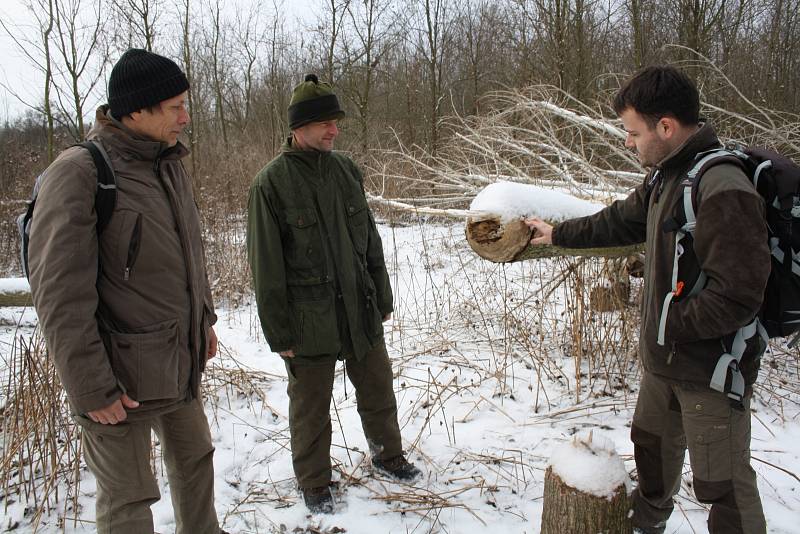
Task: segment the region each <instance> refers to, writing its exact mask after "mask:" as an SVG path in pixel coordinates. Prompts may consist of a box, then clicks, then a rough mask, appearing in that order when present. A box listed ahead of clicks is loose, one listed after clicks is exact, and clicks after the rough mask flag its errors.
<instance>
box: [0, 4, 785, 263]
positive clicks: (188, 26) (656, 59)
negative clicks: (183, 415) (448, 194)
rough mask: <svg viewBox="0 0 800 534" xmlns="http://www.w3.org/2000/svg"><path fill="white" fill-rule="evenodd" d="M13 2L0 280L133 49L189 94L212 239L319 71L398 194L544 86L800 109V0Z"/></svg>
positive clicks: (604, 96) (6, 29)
mask: <svg viewBox="0 0 800 534" xmlns="http://www.w3.org/2000/svg"><path fill="white" fill-rule="evenodd" d="M14 5H15V6H17V7H16V8H15V9H16V11H17V12H19V7H20V6H23V7H24V8H25V13H26V17H24V20H23V18H22V17H19V16H10V15H8V14H5V13H3V14H2V19H0V23H1V24H0V31H1V32H3V33H4V34H5V37H6V42H7V43H12V45H11V47H12V48H13V50H3V55H4V56H6V57H8V56H10V55H13V56H18V57H21V58H22V61H23V62H24V67H22V68H20V69H16V70H17V72H5V73H4V76H3V78H0V82H1V83H2V90H3V91H4V92H5V93H6V99H9V100H13V101H14V103H15V104H14V106H15V107H14V108H13V109H20V110H24V113H20V114H16V115H15V116H13V117H7V118H6V120H5V122H4V124H2V128H0V206H2V209H0V211H2V213H0V215H2V217H0V220H2V223H0V224H2V229H1V231H0V272H4V273H6V274H7V275H8V274H11V273H14V272H15V271H16V270H17V269H18V262H17V260H16V256H17V255H16V253H15V250H16V246H17V245H16V240H15V232H16V230H15V229H14V227H13V223H12V217H11V215H12V214H13V213H16V212H18V211H20V209H21V206H22V202H23V200H24V199H26V198H27V197H28V196H29V193H30V189H31V184H32V180H33V178H34V177H35V176H36V175H37V174H38V173H39V172H41V171H42V170H43V169H44V168H45V167H46V166H47V164H48V163H49V162H50V161H51V160H52V159H53V158H54V157H55V156H56V155H57V154H58V151H59V150H60V149H62V148H63V147H65V146H68V145H70V144H72V143H75V142H78V141H80V140H82V139H83V137H84V136H85V135H86V133H87V132H88V130H89V128H90V126H91V122H92V120H93V116H94V110H95V108H96V106H97V104H98V103H101V102H102V101H103V99H104V97H105V83H106V80H107V75H108V73H109V70H110V66H111V65H113V62H114V61H115V60H116V59H117V58H118V57H119V56H120V54H121V53H122V51H124V50H125V49H127V48H128V47H132V46H133V47H142V48H146V49H149V50H153V51H156V52H158V53H161V54H164V55H167V56H170V57H173V58H175V59H176V60H177V61H178V62H179V63H180V64H181V66H182V68H183V69H184V70H185V72H186V73H187V75H188V77H189V79H190V82H191V90H190V106H191V115H192V124H191V126H190V128H189V129H188V131H187V136H186V143H187V144H188V145H189V146H190V147H191V149H192V156H191V158H190V160H189V161H188V164H189V167H190V170H191V173H192V176H193V177H194V180H195V185H196V190H197V200H198V204H199V206H200V208H201V211H202V212H203V214H204V217H205V218H206V222H208V223H209V224H211V227H213V226H214V224H217V223H219V222H220V221H221V220H223V219H225V220H228V219H230V218H231V217H234V218H236V217H239V216H241V215H242V214H243V211H244V206H245V203H246V199H247V188H248V186H249V183H250V181H251V180H252V177H253V176H254V175H255V173H256V172H257V171H258V170H259V169H260V168H261V167H262V166H263V165H264V164H265V163H266V162H267V161H269V160H270V159H271V158H272V157H273V156H274V155H275V154H276V153H277V151H278V150H279V147H280V145H281V143H282V142H283V140H284V139H285V137H286V135H287V133H288V128H287V124H286V108H287V105H288V101H289V98H290V94H291V89H292V87H293V86H294V85H295V84H297V83H298V82H300V81H301V80H302V77H303V75H304V73H306V72H316V73H319V75H320V78H322V79H324V80H329V81H332V82H333V83H334V85H335V86H336V90H337V92H338V94H339V95H340V99H341V100H342V102H343V105H344V107H345V108H346V110H347V113H348V118H347V120H346V121H345V122H344V123H343V127H342V135H341V137H340V139H339V140H338V145H337V147H338V148H340V149H343V150H346V151H349V152H351V153H352V155H353V156H354V157H355V158H356V159H357V160H358V161H359V163H361V164H362V166H363V167H364V168H365V170H366V173H367V176H368V186H369V187H370V188H371V189H372V190H373V192H375V193H378V194H382V195H383V196H385V197H392V196H394V197H402V196H403V195H404V194H405V196H409V194H410V193H409V191H405V190H404V187H403V184H402V183H399V182H402V177H403V175H404V174H405V173H404V166H406V165H408V158H407V157H397V154H398V153H400V152H402V153H404V154H405V155H406V156H407V155H408V154H409V153H419V154H420V156H419V158H415V160H417V161H422V162H423V163H424V161H425V159H426V158H428V159H430V158H435V157H436V156H437V155H438V154H439V153H440V152H441V151H442V150H443V149H444V147H446V145H447V144H448V140H450V139H452V138H453V137H454V136H457V135H458V134H459V133H460V132H459V131H458V130H459V127H458V124H460V123H453V122H452V121H449V120H447V118H448V117H453V116H457V117H470V116H479V115H482V114H486V113H492V111H493V110H492V107H493V106H496V105H497V102H495V101H493V100H492V98H491V94H493V92H495V91H498V90H515V89H520V88H524V87H529V86H532V85H535V86H543V85H544V86H549V87H550V88H552V89H553V90H554V91H556V92H558V93H559V94H562V95H568V99H569V100H570V101H571V102H573V103H584V104H585V105H587V106H589V107H592V108H594V109H596V110H598V111H599V113H600V114H604V115H610V116H613V114H609V113H605V111H607V102H608V98H609V95H611V94H613V92H614V91H615V90H616V89H617V88H618V87H619V83H620V81H621V79H623V78H624V77H625V76H627V75H629V74H630V73H631V72H633V71H635V70H636V69H637V68H639V67H641V66H644V65H648V64H652V63H663V62H670V63H674V64H676V65H678V66H681V67H683V68H685V69H687V70H688V71H689V72H690V73H691V74H692V75H693V76H696V77H697V79H698V82H699V84H700V86H701V88H702V92H703V98H704V101H705V102H706V104H709V105H712V106H719V107H721V108H724V109H726V110H728V111H731V112H734V113H735V112H737V110H741V111H744V112H750V111H751V110H752V106H753V105H755V106H763V107H765V108H768V109H771V110H777V111H779V112H780V111H784V112H793V111H795V110H796V109H797V108H798V102H800V92H798V91H796V87H798V81H800V68H798V62H800V0H655V1H646V2H645V1H641V0H622V1H620V0H611V1H599V0H491V1H490V0H458V1H457V0H404V1H396V0H309V1H306V2H300V3H297V2H295V3H292V2H288V3H280V2H270V1H269V0H254V1H239V2H236V1H234V0H175V1H165V0H15V2H14ZM6 6H7V7H6V8H0V9H6V10H8V9H10V7H11V4H6ZM709 64H713V65H715V66H716V68H714V69H709V68H707V66H708V65H709ZM26 72H27V74H30V73H35V74H36V77H35V78H30V77H29V76H23V74H24V73H26ZM726 78H727V79H726ZM30 79H36V80H40V81H39V82H36V83H38V84H39V87H33V88H32V87H31V82H30V81H28V80H30ZM23 80H25V81H23ZM22 84H24V85H22ZM487 95H489V96H487ZM745 95H746V98H745ZM7 115H8V112H7ZM453 124H456V127H453ZM376 177H379V179H378V178H376ZM387 177H388V179H387ZM414 196H415V197H416V198H419V192H418V191H416V192H414ZM466 201H468V199H463V200H461V201H460V202H461V204H462V205H463V204H464V203H465V202H466ZM443 203H444V204H450V206H447V207H459V206H453V204H458V203H459V201H458V200H454V199H446V200H444V201H443ZM223 226H225V227H227V225H223Z"/></svg>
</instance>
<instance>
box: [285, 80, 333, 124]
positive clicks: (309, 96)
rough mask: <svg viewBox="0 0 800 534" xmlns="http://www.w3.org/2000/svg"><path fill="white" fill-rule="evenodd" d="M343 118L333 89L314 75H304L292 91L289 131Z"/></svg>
mask: <svg viewBox="0 0 800 534" xmlns="http://www.w3.org/2000/svg"><path fill="white" fill-rule="evenodd" d="M342 118H344V111H343V110H342V108H341V107H340V106H339V99H338V98H336V95H335V94H334V93H333V87H331V86H330V84H328V83H325V82H320V81H319V79H318V78H317V75H316V74H306V77H305V79H304V80H303V83H301V84H299V85H298V86H297V87H295V88H294V90H293V91H292V101H291V102H290V103H289V129H291V130H294V129H296V128H299V127H301V126H303V125H305V124H308V123H309V122H316V121H327V120H331V119H342Z"/></svg>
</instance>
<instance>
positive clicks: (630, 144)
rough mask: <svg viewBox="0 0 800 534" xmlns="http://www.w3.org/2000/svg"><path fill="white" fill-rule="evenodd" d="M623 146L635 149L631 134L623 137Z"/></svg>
mask: <svg viewBox="0 0 800 534" xmlns="http://www.w3.org/2000/svg"><path fill="white" fill-rule="evenodd" d="M625 146H626V147H628V148H636V143H634V142H633V137H631V134H628V135H626V136H625Z"/></svg>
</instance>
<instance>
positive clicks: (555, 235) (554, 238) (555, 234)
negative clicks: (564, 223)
mask: <svg viewBox="0 0 800 534" xmlns="http://www.w3.org/2000/svg"><path fill="white" fill-rule="evenodd" d="M559 226H561V225H556V226H554V227H553V232H552V233H551V234H550V241H551V242H552V243H553V245H555V246H557V247H560V246H561V244H560V243H559V242H558V238H559V235H558V228H559Z"/></svg>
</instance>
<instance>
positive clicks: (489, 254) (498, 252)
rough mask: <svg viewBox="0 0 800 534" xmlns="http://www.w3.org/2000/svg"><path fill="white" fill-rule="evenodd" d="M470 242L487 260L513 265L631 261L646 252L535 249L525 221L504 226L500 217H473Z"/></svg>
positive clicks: (638, 248)
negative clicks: (581, 259) (569, 259)
mask: <svg viewBox="0 0 800 534" xmlns="http://www.w3.org/2000/svg"><path fill="white" fill-rule="evenodd" d="M465 232H466V236H467V242H468V243H469V246H470V247H471V248H472V250H474V251H475V253H476V254H477V255H478V256H480V257H481V258H483V259H485V260H489V261H492V262H495V263H509V262H515V261H523V260H531V259H536V258H552V257H555V256H592V257H604V258H620V257H627V256H631V255H633V254H636V253H637V252H640V251H641V250H642V246H641V245H633V246H627V247H600V248H563V247H556V246H553V245H544V246H533V245H531V244H530V241H531V237H533V232H532V231H531V229H530V228H528V226H527V225H526V224H525V223H524V222H522V220H521V219H515V220H512V221H509V222H505V223H504V222H502V221H501V220H500V218H499V217H496V216H486V217H480V218H475V217H470V218H469V219H467V226H466V230H465Z"/></svg>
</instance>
